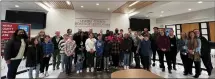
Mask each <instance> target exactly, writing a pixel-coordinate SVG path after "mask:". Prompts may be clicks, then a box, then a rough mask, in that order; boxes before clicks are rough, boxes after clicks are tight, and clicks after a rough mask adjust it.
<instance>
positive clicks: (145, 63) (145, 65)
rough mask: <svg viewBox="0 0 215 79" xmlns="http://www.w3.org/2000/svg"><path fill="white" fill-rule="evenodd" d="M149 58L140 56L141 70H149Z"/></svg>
mask: <svg viewBox="0 0 215 79" xmlns="http://www.w3.org/2000/svg"><path fill="white" fill-rule="evenodd" d="M150 61H151V60H150V57H149V56H141V63H142V65H143V69H146V70H149V68H150Z"/></svg>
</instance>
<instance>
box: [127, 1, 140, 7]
mask: <svg viewBox="0 0 215 79" xmlns="http://www.w3.org/2000/svg"><path fill="white" fill-rule="evenodd" d="M138 2H140V1H135V2H133V3H132V4H130V5H129V7H131V6H133V5H135V4H137V3H138Z"/></svg>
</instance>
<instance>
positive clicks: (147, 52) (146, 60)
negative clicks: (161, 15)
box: [136, 34, 152, 71]
mask: <svg viewBox="0 0 215 79" xmlns="http://www.w3.org/2000/svg"><path fill="white" fill-rule="evenodd" d="M143 37H144V40H142V41H141V43H140V44H139V46H138V49H139V51H137V52H136V53H139V54H140V57H141V63H142V64H143V69H145V70H148V71H150V64H151V56H152V49H151V41H150V40H149V36H148V35H147V34H146V35H144V36H143Z"/></svg>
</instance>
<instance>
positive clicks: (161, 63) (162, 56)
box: [158, 50, 172, 70]
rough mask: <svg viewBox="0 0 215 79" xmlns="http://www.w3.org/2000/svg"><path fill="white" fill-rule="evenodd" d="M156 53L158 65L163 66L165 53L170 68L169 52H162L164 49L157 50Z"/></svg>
mask: <svg viewBox="0 0 215 79" xmlns="http://www.w3.org/2000/svg"><path fill="white" fill-rule="evenodd" d="M158 55H159V62H160V67H161V68H165V66H164V55H165V57H166V62H167V65H168V69H169V70H171V69H172V66H171V54H170V52H167V51H166V52H164V51H161V50H159V51H158Z"/></svg>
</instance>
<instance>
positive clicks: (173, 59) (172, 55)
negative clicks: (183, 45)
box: [169, 48, 177, 68]
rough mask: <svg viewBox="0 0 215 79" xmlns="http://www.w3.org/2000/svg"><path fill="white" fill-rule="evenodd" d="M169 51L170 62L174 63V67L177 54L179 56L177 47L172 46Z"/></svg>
mask: <svg viewBox="0 0 215 79" xmlns="http://www.w3.org/2000/svg"><path fill="white" fill-rule="evenodd" d="M169 53H170V57H171V58H170V62H171V64H172V65H173V68H175V67H176V56H177V50H176V48H171V51H170V52H169Z"/></svg>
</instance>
